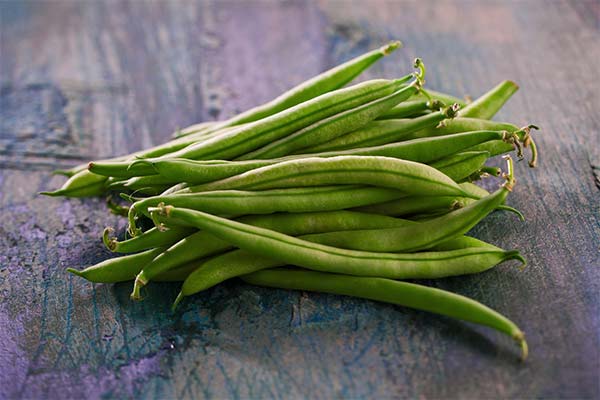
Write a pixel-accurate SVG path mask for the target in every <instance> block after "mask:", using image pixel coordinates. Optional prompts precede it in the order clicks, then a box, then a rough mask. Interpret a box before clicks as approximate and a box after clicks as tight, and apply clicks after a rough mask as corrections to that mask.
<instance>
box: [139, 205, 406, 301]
mask: <svg viewBox="0 0 600 400" xmlns="http://www.w3.org/2000/svg"><path fill="white" fill-rule="evenodd" d="M237 221H238V222H242V223H244V224H248V225H252V226H258V227H261V228H265V229H271V230H275V231H277V232H282V233H285V234H287V235H291V236H298V235H305V234H309V233H320V232H332V231H345V230H351V229H367V228H389V227H398V226H404V225H408V224H415V222H412V221H407V220H402V219H399V218H391V217H387V216H382V215H372V214H364V213H359V212H352V211H328V212H313V213H293V214H281V213H280V214H270V215H248V216H245V217H241V218H239V219H238V220H237ZM167 232H168V231H167ZM233 247H234V246H233V245H231V244H230V243H229V242H227V241H224V240H221V239H219V238H218V237H216V236H214V235H212V234H211V233H209V232H206V231H198V232H196V233H194V234H192V235H190V236H188V237H186V238H184V239H182V240H181V241H179V242H178V243H176V244H175V245H173V246H172V247H170V248H169V249H167V250H166V251H165V252H164V253H162V254H161V255H159V256H158V257H156V258H155V259H154V260H152V262H151V263H149V264H148V265H146V266H145V267H144V268H143V269H142V271H141V272H140V273H139V274H138V275H137V277H136V280H135V285H134V288H133V292H132V293H131V298H132V299H134V300H139V299H140V289H141V288H142V287H143V286H145V285H147V284H148V282H150V281H151V280H153V279H154V278H155V277H156V276H158V275H160V274H163V273H165V272H167V271H169V270H171V269H173V268H176V267H178V266H180V265H182V264H185V263H189V262H191V261H194V260H198V259H201V258H205V257H208V256H211V255H214V254H219V253H222V252H224V251H227V250H230V249H232V248H233Z"/></svg>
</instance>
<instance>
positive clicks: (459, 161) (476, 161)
mask: <svg viewBox="0 0 600 400" xmlns="http://www.w3.org/2000/svg"><path fill="white" fill-rule="evenodd" d="M489 155H490V153H488V152H487V151H465V152H461V153H456V154H453V155H451V156H448V157H444V158H442V159H441V160H438V161H436V162H433V163H432V164H431V166H432V167H433V168H436V169H437V170H440V171H443V172H444V174H446V176H448V177H450V178H452V179H453V180H454V181H455V182H460V181H462V180H464V179H466V178H467V177H469V176H471V175H472V174H473V173H475V172H477V171H479V170H480V169H481V168H482V167H483V166H484V164H485V162H486V161H487V159H488V157H489ZM466 197H468V196H466Z"/></svg>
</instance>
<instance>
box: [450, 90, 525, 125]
mask: <svg viewBox="0 0 600 400" xmlns="http://www.w3.org/2000/svg"><path fill="white" fill-rule="evenodd" d="M517 90H519V86H518V85H517V84H516V83H514V82H512V81H503V82H500V83H499V84H498V85H496V86H495V87H494V88H492V89H491V90H489V91H488V92H487V93H485V94H484V95H483V96H481V97H479V98H478V99H477V100H475V101H474V102H472V103H471V104H469V105H468V106H466V107H465V108H463V109H462V110H460V111H459V112H458V115H459V116H460V117H467V118H482V119H491V118H492V117H493V116H494V115H496V113H497V112H498V111H500V109H501V108H502V106H503V105H504V104H506V102H507V101H508V100H509V99H510V98H511V97H512V95H513V94H515V92H516V91H517Z"/></svg>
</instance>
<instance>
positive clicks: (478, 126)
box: [405, 117, 519, 140]
mask: <svg viewBox="0 0 600 400" xmlns="http://www.w3.org/2000/svg"><path fill="white" fill-rule="evenodd" d="M472 131H508V132H517V131H519V128H518V127H517V126H516V125H513V124H509V123H506V122H496V121H488V120H486V119H480V118H466V117H457V118H454V119H449V120H446V121H442V123H440V124H439V125H438V126H437V127H433V128H425V129H422V130H420V131H418V132H414V133H412V134H410V135H408V136H407V137H406V138H405V140H411V139H418V138H425V137H432V136H442V135H449V134H453V133H462V132H472Z"/></svg>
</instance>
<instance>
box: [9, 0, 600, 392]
mask: <svg viewBox="0 0 600 400" xmlns="http://www.w3.org/2000/svg"><path fill="white" fill-rule="evenodd" d="M599 14H600V11H599V9H598V5H597V3H596V2H594V1H579V2H573V3H563V2H538V1H530V2H491V1H486V2H482V3H474V2H465V3H458V2H422V1H421V2H385V1H384V2H373V1H371V2H369V4H368V6H364V2H361V3H359V2H357V3H349V2H341V1H334V2H311V3H304V2H281V3H274V2H251V3H236V2H226V3H222V4H221V3H212V2H200V3H196V2H187V1H178V2H114V1H111V2H48V3H41V2H40V3H37V2H16V1H9V2H2V3H0V22H1V24H0V34H1V36H0V85H1V90H0V104H1V107H0V128H1V129H0V167H1V168H2V169H1V170H0V210H1V218H0V233H1V235H0V250H1V251H0V338H1V343H2V346H0V398H48V397H55V398H56V397H61V398H75V397H81V396H85V397H89V398H100V397H120V398H122V397H136V398H138V397H150V398H173V397H187V398H223V397H234V398H235V397H240V398H247V397H252V398H259V397H267V398H271V397H274V398H283V397H285V398H288V397H302V398H306V397H309V398H314V397H317V398H318V397H352V398H361V397H373V398H381V397H391V396H398V397H423V398H441V397H460V398H481V397H500V396H501V397H578V398H585V397H587V398H593V397H595V398H597V397H598V396H600V391H599V387H598V382H597V378H598V375H599V365H598V363H599V360H600V354H599V348H600V343H599V339H600V322H599V321H600V319H599V318H598V315H599V314H600V310H599V303H600V301H599V298H598V296H599V295H598V293H600V287H599V286H600V272H599V271H600V269H599V267H600V262H599V258H598V246H599V244H600V238H599V236H600V232H599V225H600V219H599V218H600V206H599V202H598V187H596V186H595V184H594V183H595V179H594V176H593V168H592V165H596V166H597V165H598V163H599V161H598V160H599V157H598V146H594V144H597V143H598V132H599V130H600V121H599V117H598V113H597V112H596V111H597V110H598V108H599V105H600V104H599V99H598V83H597V65H596V63H597V61H598V60H599V59H600V51H599V46H598V43H600V40H599V39H600V38H599V36H600V34H599V26H600V24H599V20H600V18H599ZM396 38H399V39H401V40H403V42H404V43H405V46H406V47H405V49H403V50H400V51H398V52H397V53H395V54H394V56H393V59H390V60H385V61H384V62H382V63H380V64H377V65H376V66H375V67H374V68H373V69H372V70H370V71H369V72H368V73H367V74H365V77H374V76H386V77H393V76H398V75H402V74H404V73H406V72H407V71H408V70H409V67H410V62H411V59H412V58H413V57H415V56H417V55H419V56H421V57H422V58H423V59H424V60H425V62H426V63H427V64H428V74H429V75H428V84H429V85H430V86H431V87H432V88H436V89H440V90H445V91H450V92H453V93H457V94H460V93H465V94H470V95H472V96H477V95H478V94H480V93H482V92H483V91H485V90H486V89H488V88H489V87H491V86H493V85H494V84H496V83H497V82H499V81H501V80H503V79H507V78H510V79H514V80H515V81H516V82H518V83H519V85H520V86H521V91H520V92H518V93H517V95H516V96H515V98H514V99H512V100H511V101H510V102H509V103H508V104H507V105H506V107H505V109H503V110H502V111H501V113H500V114H499V116H498V119H510V120H511V121H514V122H516V123H519V124H525V123H530V122H535V123H539V124H541V125H542V128H543V132H541V133H540V134H539V135H537V140H538V142H539V146H540V148H541V150H542V154H541V162H540V167H539V168H538V169H537V170H533V171H532V170H529V169H527V168H526V167H525V165H518V169H517V173H518V185H517V188H516V190H515V192H514V194H513V195H512V197H511V198H510V200H509V202H510V204H511V205H513V206H516V207H518V208H519V209H521V210H523V211H525V213H526V216H527V219H528V220H527V222H526V223H525V224H523V223H519V222H518V221H516V219H514V218H513V217H512V216H511V215H506V214H499V213H497V214H494V215H491V216H490V217H489V218H487V219H486V220H485V221H484V222H483V223H482V224H481V225H479V226H478V227H477V228H476V229H475V230H474V234H475V235H476V236H477V237H480V238H482V239H484V240H488V241H491V242H493V243H495V244H498V245H500V246H502V247H506V248H511V247H519V248H520V249H522V252H523V253H524V255H525V256H526V257H527V258H528V259H529V262H530V264H529V267H528V268H527V269H526V270H525V271H523V272H520V271H518V270H517V269H515V268H514V265H512V264H507V265H503V266H501V267H499V268H497V269H495V270H492V271H489V272H486V273H483V274H479V275H476V276H470V277H463V278H452V279H444V280H441V281H438V282H432V283H431V284H434V285H436V286H439V287H442V288H446V289H449V290H452V291H455V292H458V293H461V294H465V295H468V296H472V297H474V298H476V299H478V300H480V301H482V302H484V303H485V304H487V305H490V306H492V307H494V308H496V309H498V310H499V311H501V312H504V313H506V314H507V315H508V316H509V317H511V318H512V319H514V320H515V321H516V322H517V323H518V324H519V325H520V326H521V327H522V328H523V329H524V330H525V332H526V333H527V335H528V341H529V344H530V348H531V357H530V359H529V360H528V362H527V363H526V364H520V363H518V362H517V361H516V352H517V351H516V349H515V348H514V347H513V345H512V343H510V341H509V340H507V339H505V338H504V337H501V336H500V335H497V334H495V333H492V332H490V331H489V330H487V329H484V328H480V327H474V326H472V325H468V324H464V323H460V322H456V321H453V320H449V319H446V318H440V317H436V316H432V315H429V314H426V313H421V312H417V311H411V310H406V309H402V308H399V307H392V306H389V305H385V304H376V303H373V302H368V301H362V300H358V299H351V298H343V297H338V296H331V295H322V294H303V293H294V292H285V291H277V290H267V289H261V288H254V287H250V286H247V285H243V284H241V283H239V282H236V281H232V282H227V283H225V284H223V285H220V286H219V287H217V288H214V289H212V290H209V291H207V292H206V293H204V294H202V295H199V296H195V297H193V298H191V299H190V300H188V301H186V302H185V303H184V304H183V305H182V307H181V309H180V310H179V312H177V313H176V314H171V313H170V312H169V310H168V308H169V306H170V302H169V300H168V299H170V298H174V296H175V294H176V292H177V290H178V287H177V285H176V284H153V285H150V286H149V287H148V289H147V292H146V293H145V294H146V299H145V300H144V301H143V302H141V303H132V302H130V301H129V299H128V294H129V291H130V289H131V287H130V286H131V285H130V284H119V285H95V286H93V285H90V284H87V283H85V282H84V281H82V280H80V279H77V278H75V277H72V276H69V275H67V274H66V273H65V272H64V269H65V268H66V267H68V266H84V265H90V264H93V263H96V262H98V261H100V260H102V259H105V258H108V257H111V255H110V254H109V253H108V252H107V251H105V250H104V249H103V248H102V245H101V243H100V240H99V237H100V233H101V231H102V228H103V227H104V226H106V225H113V226H117V227H119V228H120V229H121V230H122V229H123V227H124V221H122V220H119V219H118V218H117V217H115V216H112V215H110V214H109V213H108V212H107V211H106V210H105V208H104V205H103V201H102V200H101V199H86V200H62V199H48V198H40V197H37V196H36V195H35V193H36V192H37V191H40V190H48V189H51V188H55V187H57V186H58V185H60V183H61V182H62V181H63V178H60V177H51V176H50V171H51V170H52V169H53V168H55V167H64V166H69V165H73V164H75V163H78V162H81V161H86V160H87V159H89V158H90V157H93V158H98V157H106V156H113V155H119V154H124V153H127V152H131V151H134V150H137V149H139V148H141V147H146V146H150V145H152V144H156V143H160V142H162V141H164V140H166V139H167V138H168V137H169V135H170V133H171V132H172V131H174V130H175V129H176V128H178V127H184V126H186V125H188V124H191V123H194V122H198V121H200V120H206V119H214V118H224V117H226V116H228V115H231V114H232V113H234V112H237V111H240V110H244V109H246V108H248V107H250V106H253V105H256V104H260V103H261V102H263V101H265V100H268V99H270V98H272V97H273V96H275V95H277V94H279V93H280V92H281V91H283V90H285V89H286V88H288V87H290V86H292V85H294V84H296V83H298V82H300V81H302V80H303V79H305V78H307V77H309V76H311V75H314V74H315V73H317V72H319V71H321V70H323V69H325V68H327V67H330V66H332V65H335V64H337V63H339V62H341V61H343V60H346V59H348V58H350V57H352V56H354V55H357V54H359V53H361V52H363V51H365V50H366V49H369V48H372V47H375V46H377V45H379V44H380V43H381V42H383V41H386V40H389V39H396ZM596 184H597V183H596ZM474 372H476V376H477V379H473V373H474Z"/></svg>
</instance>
